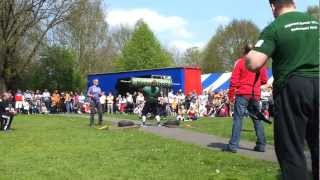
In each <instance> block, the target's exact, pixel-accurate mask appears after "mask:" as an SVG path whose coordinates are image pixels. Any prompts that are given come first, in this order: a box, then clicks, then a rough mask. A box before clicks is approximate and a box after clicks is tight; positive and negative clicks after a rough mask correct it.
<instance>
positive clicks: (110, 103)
mask: <svg viewBox="0 0 320 180" xmlns="http://www.w3.org/2000/svg"><path fill="white" fill-rule="evenodd" d="M113 105H114V97H113V95H112V93H111V92H109V95H108V96H107V113H108V114H113Z"/></svg>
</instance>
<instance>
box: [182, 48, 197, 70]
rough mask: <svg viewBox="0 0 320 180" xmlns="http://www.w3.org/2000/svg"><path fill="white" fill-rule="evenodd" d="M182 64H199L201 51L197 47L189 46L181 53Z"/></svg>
mask: <svg viewBox="0 0 320 180" xmlns="http://www.w3.org/2000/svg"><path fill="white" fill-rule="evenodd" d="M182 59H183V64H184V65H188V66H199V65H200V63H201V51H200V50H199V48H197V47H191V48H189V49H187V50H186V52H185V53H184V54H183V57H182Z"/></svg>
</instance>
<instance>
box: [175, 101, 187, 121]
mask: <svg viewBox="0 0 320 180" xmlns="http://www.w3.org/2000/svg"><path fill="white" fill-rule="evenodd" d="M185 115H186V109H185V108H184V106H183V105H181V106H180V107H179V108H178V115H177V120H178V121H184V120H185Z"/></svg>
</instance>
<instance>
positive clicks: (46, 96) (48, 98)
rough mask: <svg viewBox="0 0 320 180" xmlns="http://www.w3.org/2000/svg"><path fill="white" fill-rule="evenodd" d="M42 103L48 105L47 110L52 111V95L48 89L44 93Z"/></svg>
mask: <svg viewBox="0 0 320 180" xmlns="http://www.w3.org/2000/svg"><path fill="white" fill-rule="evenodd" d="M42 101H43V102H44V104H45V105H46V108H47V110H48V111H50V109H51V108H50V107H51V94H50V92H49V91H48V90H47V89H45V90H44V91H43V93H42Z"/></svg>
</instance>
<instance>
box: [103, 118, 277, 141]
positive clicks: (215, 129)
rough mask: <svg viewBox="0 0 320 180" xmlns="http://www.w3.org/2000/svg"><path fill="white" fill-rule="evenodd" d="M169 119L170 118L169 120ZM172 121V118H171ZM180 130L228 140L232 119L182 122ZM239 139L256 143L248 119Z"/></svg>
mask: <svg viewBox="0 0 320 180" xmlns="http://www.w3.org/2000/svg"><path fill="white" fill-rule="evenodd" d="M105 117H106V118H107V119H108V118H124V119H131V120H139V118H138V116H136V115H119V114H117V115H106V116H105ZM169 119H170V118H169ZM173 119H174V118H173ZM263 124H264V130H265V136H266V140H267V143H268V144H274V140H273V125H269V124H266V123H263ZM181 127H182V128H185V129H188V130H191V131H197V132H203V133H207V134H212V135H216V136H220V137H224V138H230V136H231V133H232V118H206V117H204V118H201V119H199V120H198V121H193V122H183V123H182V125H181ZM241 139H245V140H248V141H252V142H256V135H255V131H254V127H253V122H252V120H251V119H250V118H245V119H244V120H243V130H242V132H241Z"/></svg>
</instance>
